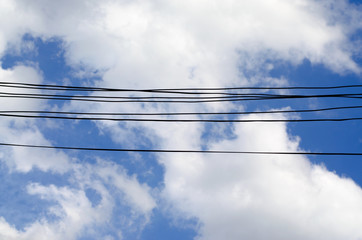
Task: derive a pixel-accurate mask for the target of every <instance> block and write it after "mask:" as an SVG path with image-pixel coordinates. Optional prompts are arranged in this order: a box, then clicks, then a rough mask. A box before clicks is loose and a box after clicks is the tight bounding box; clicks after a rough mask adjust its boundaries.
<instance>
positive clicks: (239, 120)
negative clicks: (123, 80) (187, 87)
mask: <svg viewBox="0 0 362 240" xmlns="http://www.w3.org/2000/svg"><path fill="white" fill-rule="evenodd" d="M0 116H2V117H12V118H14V117H16V118H37V119H63V120H88V121H115V122H170V123H171V122H173V123H177V122H182V123H194V122H213V123H255V122H264V123H276V122H295V123H296V122H345V121H359V120H362V117H352V118H317V119H149V118H104V117H66V116H49V115H20V114H3V113H0Z"/></svg>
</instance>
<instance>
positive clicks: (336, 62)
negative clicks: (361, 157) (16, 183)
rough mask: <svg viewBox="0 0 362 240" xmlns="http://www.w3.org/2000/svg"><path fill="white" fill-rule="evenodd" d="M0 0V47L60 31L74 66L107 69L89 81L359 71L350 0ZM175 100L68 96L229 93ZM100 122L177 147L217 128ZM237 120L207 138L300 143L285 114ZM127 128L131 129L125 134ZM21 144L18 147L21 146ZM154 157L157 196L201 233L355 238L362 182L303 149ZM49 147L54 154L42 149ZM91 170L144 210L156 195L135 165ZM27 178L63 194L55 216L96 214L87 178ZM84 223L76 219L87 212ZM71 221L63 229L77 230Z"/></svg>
mask: <svg viewBox="0 0 362 240" xmlns="http://www.w3.org/2000/svg"><path fill="white" fill-rule="evenodd" d="M1 4H2V5H3V6H4V8H1V13H3V14H0V16H1V18H0V20H1V19H5V18H6V20H7V21H9V19H15V20H16V21H15V22H14V24H13V25H12V26H11V27H10V28H9V27H8V24H5V25H4V24H3V25H1V29H0V52H1V53H4V51H5V50H6V46H8V45H9V44H10V45H11V46H13V47H14V48H16V46H17V45H20V40H19V39H20V38H21V36H22V35H23V34H24V33H28V32H29V33H31V34H33V35H35V36H40V37H43V38H44V39H48V38H51V37H54V36H58V37H60V38H61V39H62V40H64V47H65V50H66V57H67V63H68V64H69V65H70V66H72V67H74V68H75V69H76V68H77V67H78V66H83V67H85V68H86V69H92V70H93V69H97V70H100V71H103V73H104V75H103V79H102V81H99V82H98V83H97V84H99V85H100V86H103V87H139V88H147V87H179V86H207V87H211V86H233V85H243V84H248V85H256V84H259V83H267V84H270V85H275V84H283V83H286V82H287V81H285V79H280V80H277V79H272V80H271V78H269V76H268V71H269V70H270V69H271V68H272V64H271V63H267V60H270V61H271V62H273V61H275V60H278V61H279V60H280V61H286V62H290V63H292V64H299V63H301V62H302V61H303V59H309V60H310V61H311V62H312V63H313V64H319V63H321V64H324V65H325V66H326V67H328V68H330V69H331V70H332V71H334V72H338V73H343V72H346V71H352V72H355V73H359V72H360V67H359V66H357V64H356V63H355V62H354V61H353V59H352V54H353V53H354V50H353V44H352V43H350V42H349V40H348V38H349V36H350V34H353V33H354V32H355V31H356V30H357V29H360V28H361V24H360V21H359V20H360V19H361V14H360V12H358V11H355V10H354V9H353V8H352V7H350V6H349V5H348V2H347V1H328V2H326V1H312V0H295V1H290V0H269V1H262V0H253V1H233V0H229V1H223V2H221V1H206V0H199V1H193V0H185V1H165V0H157V1H152V2H148V1H143V0H138V1H102V2H100V1H45V0H38V1H31V2H30V1H22V0H18V1H6V0H3V1H2V2H1ZM330 4H333V5H334V6H333V7H331V5H330ZM18 16H21V17H18ZM7 21H5V20H4V21H1V22H3V23H4V22H7ZM23 23H26V24H23ZM250 76H252V77H250ZM178 107H180V108H177V109H176V107H174V106H169V105H161V104H160V105H157V106H155V105H145V106H141V105H137V104H135V105H120V104H117V105H116V104H113V105H108V106H106V107H105V106H104V105H97V106H93V105H92V106H91V107H90V106H89V105H87V104H75V103H73V104H72V105H71V106H70V108H73V109H75V108H78V109H86V108H91V109H94V110H96V109H102V110H109V111H122V110H123V111H126V110H132V111H154V110H158V111H162V110H164V111H173V110H179V111H185V110H187V111H192V110H195V111H196V110H200V109H203V110H205V109H219V110H220V109H230V108H231V107H232V105H222V104H219V105H216V106H211V105H206V104H205V105H204V106H201V107H196V106H192V107H189V106H187V107H185V106H178ZM98 126H99V127H100V129H101V130H104V129H106V132H107V134H108V133H111V134H112V137H113V139H114V140H115V141H116V142H118V143H123V144H124V143H126V144H137V140H138V138H137V133H135V132H134V131H129V129H131V130H133V129H137V128H138V129H142V133H143V134H144V137H145V138H148V139H150V140H153V144H155V145H158V146H159V147H160V148H179V149H183V148H184V149H189V148H194V149H197V148H201V146H202V145H204V144H205V142H204V140H203V139H202V133H203V131H213V129H205V126H204V125H202V124H187V125H186V124H179V125H171V124H167V123H158V124H149V123H137V124H136V123H129V124H122V125H121V124H114V123H112V124H108V123H107V124H105V123H101V124H99V125H98ZM233 127H234V128H235V129H234V130H233V134H234V136H235V139H228V136H226V135H225V136H223V138H220V139H217V140H218V141H215V142H214V143H212V142H211V143H209V142H208V144H209V145H208V147H212V148H219V149H235V148H237V149H238V150H243V149H245V150H251V151H252V150H272V151H276V150H280V151H289V150H290V151H294V150H298V144H299V143H298V139H297V138H291V137H290V136H289V135H288V134H287V129H286V125H285V124H245V125H241V124H240V125H235V126H233ZM9 131H10V130H9ZM27 132H28V133H29V135H31V134H34V137H35V138H36V139H37V141H40V142H42V143H43V142H45V141H46V140H45V139H42V137H41V134H38V132H37V130H36V129H35V130H33V131H27ZM27 132H26V131H24V134H25V135H26V133H27ZM221 132H222V131H221ZM122 134H123V135H122ZM218 134H219V136H220V133H218ZM132 135H135V136H136V137H135V138H134V139H133V141H132ZM14 136H15V135H14ZM25 137H26V136H25ZM138 137H139V136H138ZM28 138H30V137H28ZM209 141H210V140H209ZM127 142H128V143H127ZM130 142H131V143H130ZM26 154H27V155H29V154H28V153H26ZM52 154H53V153H52ZM54 154H55V153H54ZM20 156H21V157H22V158H23V157H24V154H21V155H20ZM158 157H159V160H160V162H161V163H162V164H164V166H165V179H164V184H165V189H164V192H163V194H164V195H163V196H164V197H165V199H166V200H168V201H169V203H170V204H171V205H172V206H174V209H173V211H174V214H175V215H181V216H182V217H196V218H198V219H199V221H200V224H201V228H200V229H199V238H203V239H240V238H241V237H244V238H246V239H265V238H271V239H357V238H358V237H361V235H362V233H361V230H360V228H359V226H360V225H361V223H362V219H361V217H360V215H361V214H359V213H360V212H361V208H362V205H361V202H362V201H361V200H362V199H361V198H362V193H361V189H360V188H359V187H358V186H357V185H356V184H355V183H353V182H352V181H351V180H349V179H344V178H340V177H338V176H337V175H335V174H334V173H331V172H329V171H327V170H326V169H324V168H322V167H320V166H316V165H312V164H310V163H309V162H308V160H307V159H306V158H304V157H297V156H273V157H272V156H242V157H240V156H238V157H237V156H228V157H225V156H206V155H205V156H202V155H194V154H189V155H186V154H184V155H159V156H158ZM45 158H57V157H56V156H55V155H54V156H46V157H42V159H45ZM42 164H44V163H42ZM34 165H35V166H40V165H41V164H40V163H37V162H35V161H31V163H30V164H28V165H26V164H25V163H24V162H22V163H21V164H19V165H18V167H23V171H29V169H31V166H34ZM43 166H44V165H43ZM50 168H51V167H45V168H44V169H43V170H47V169H50ZM98 170H100V171H99V174H100V175H98V177H100V178H102V179H103V180H102V181H106V182H107V184H110V185H112V186H113V187H115V188H116V189H118V190H120V191H122V192H125V198H124V199H125V201H126V202H127V203H128V204H130V205H131V206H132V208H134V209H137V211H138V212H139V213H140V215H142V216H143V215H145V216H147V215H148V214H149V212H150V211H151V210H152V209H153V208H154V207H155V202H154V200H153V199H152V197H151V196H149V195H148V191H149V189H148V188H147V186H145V185H141V184H139V183H138V182H137V181H136V179H135V178H134V177H129V176H126V177H125V176H124V173H123V172H122V171H121V170H118V171H115V172H113V171H112V170H111V167H103V168H102V167H101V168H100V169H98ZM81 173H83V172H81ZM86 176H87V174H86ZM105 179H108V180H105ZM89 181H91V180H89ZM84 182H86V179H83V183H84ZM91 182H92V181H91ZM84 184H85V183H84ZM102 184H103V183H102ZM102 184H101V183H98V185H97V184H96V185H97V186H98V188H97V190H98V191H100V192H102V191H104V194H106V192H107V190H106V189H105V187H102ZM29 190H30V191H31V192H32V193H34V194H35V193H36V194H39V195H40V196H43V197H46V198H48V199H49V198H50V199H55V200H56V201H57V202H58V203H59V204H60V208H58V209H56V210H57V212H60V213H62V214H64V215H62V216H63V217H64V218H63V220H64V221H63V222H64V223H65V224H70V225H69V226H73V225H74V223H78V222H77V220H79V218H77V216H79V214H81V213H84V212H88V211H90V213H89V214H90V216H98V215H97V214H98V212H97V211H96V210H94V209H93V208H92V207H91V204H90V203H89V201H88V200H87V199H86V198H85V196H84V192H83V189H81V190H79V189H77V190H74V189H71V188H59V187H55V186H49V187H45V186H40V185H31V187H30V188H29ZM102 196H103V195H102ZM74 199H78V200H77V201H74ZM73 201H74V202H73ZM106 213H107V214H108V212H107V211H106ZM92 214H94V215H92ZM105 218H106V217H105ZM105 218H104V219H105ZM146 218H147V217H146ZM102 219H103V218H102ZM37 224H38V225H37ZM39 224H40V225H39ZM82 224H83V225H82ZM82 224H80V225H79V226H80V228H81V227H82V226H84V225H87V224H88V223H82ZM38 226H39V227H38ZM55 226H56V225H47V224H41V223H35V224H34V225H32V226H31V227H30V228H29V230H27V231H26V232H25V233H22V232H18V231H15V230H13V229H12V227H11V226H9V225H8V224H7V223H6V222H4V220H1V225H0V227H2V228H6V229H9V238H10V235H11V234H12V235H11V236H15V237H19V236H20V237H23V238H25V237H26V236H30V235H26V234H30V232H31V231H30V230H31V229H37V228H41V231H40V232H43V233H44V234H45V232H46V233H47V234H48V233H49V234H57V232H56V229H58V228H57V227H55ZM66 226H68V225H66ZM80 228H79V229H80ZM79 229H74V231H73V232H70V233H69V234H70V235H71V236H70V235H68V236H67V237H68V238H72V237H73V238H75V235H76V233H77V232H78V231H80V230H79ZM34 231H35V230H34ZM58 233H59V232H58ZM62 234H65V233H64V232H62V233H59V234H58V235H57V236H58V237H59V236H66V235H62ZM48 236H55V235H48ZM54 238H55V237H54Z"/></svg>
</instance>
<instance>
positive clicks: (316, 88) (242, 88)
mask: <svg viewBox="0 0 362 240" xmlns="http://www.w3.org/2000/svg"><path fill="white" fill-rule="evenodd" d="M0 85H5V86H6V85H7V86H11V85H20V86H32V87H44V88H46V87H49V88H58V89H60V88H61V89H79V90H89V91H130V92H133V91H137V92H138V91H140V92H144V91H147V92H150V91H151V92H152V91H190V90H191V91H205V90H206V91H210V90H212V91H220V90H256V89H260V90H270V89H272V90H287V89H290V90H296V89H300V90H313V89H314V90H327V89H341V88H360V87H362V85H361V84H355V85H339V86H315V87H311V86H308V87H306V86H294V87H226V88H217V87H215V88H153V89H127V88H100V87H81V86H66V85H56V84H32V83H21V82H17V83H14V82H0Z"/></svg>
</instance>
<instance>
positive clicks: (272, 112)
mask: <svg viewBox="0 0 362 240" xmlns="http://www.w3.org/2000/svg"><path fill="white" fill-rule="evenodd" d="M361 108H362V106H341V107H330V108H318V109H298V110H268V111H244V112H240V111H237V112H167V113H166V112H156V113H145V112H143V113H138V112H133V113H116V112H67V111H36V110H33V111H32V110H31V111H28V110H3V111H1V110H0V113H2V114H13V113H25V114H27V113H34V114H62V115H96V116H174V115H176V116H183V115H196V116H197V115H249V114H280V113H307V112H323V111H333V110H345V109H361Z"/></svg>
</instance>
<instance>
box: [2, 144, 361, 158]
mask: <svg viewBox="0 0 362 240" xmlns="http://www.w3.org/2000/svg"><path fill="white" fill-rule="evenodd" d="M0 146H9V147H27V148H46V149H63V150H82V151H105V152H147V153H205V154H258V155H261V154H262V155H324V156H362V152H355V153H351V152H348V153H347V152H302V151H300V152H269V151H224V150H174V149H123V148H92V147H66V146H46V145H30V144H15V143H0Z"/></svg>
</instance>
